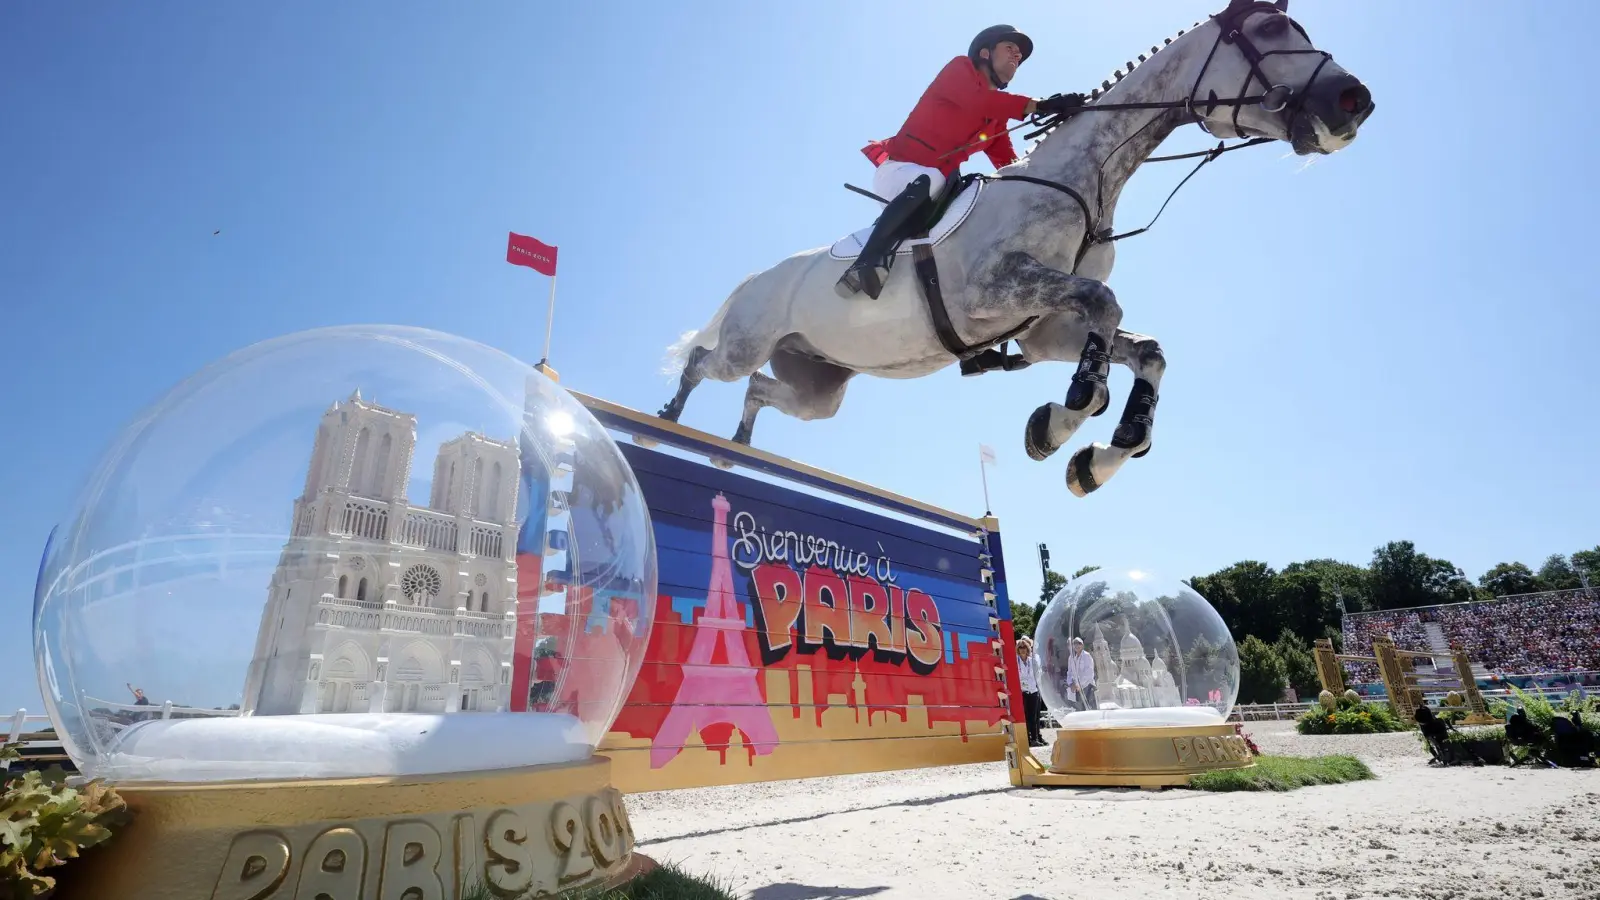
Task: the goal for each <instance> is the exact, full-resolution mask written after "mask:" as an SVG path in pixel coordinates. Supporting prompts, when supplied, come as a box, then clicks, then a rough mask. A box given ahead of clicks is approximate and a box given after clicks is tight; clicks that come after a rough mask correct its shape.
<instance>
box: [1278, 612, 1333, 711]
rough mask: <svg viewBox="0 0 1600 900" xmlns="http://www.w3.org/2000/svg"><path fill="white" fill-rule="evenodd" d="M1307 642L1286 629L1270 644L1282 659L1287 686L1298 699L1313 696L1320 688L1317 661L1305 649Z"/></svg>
mask: <svg viewBox="0 0 1600 900" xmlns="http://www.w3.org/2000/svg"><path fill="white" fill-rule="evenodd" d="M1308 646H1309V642H1308V641H1305V640H1302V639H1301V638H1300V636H1299V635H1297V634H1295V633H1294V632H1292V631H1290V630H1288V629H1287V628H1286V629H1284V630H1283V633H1281V634H1279V635H1278V640H1277V642H1275V643H1274V644H1273V645H1272V649H1273V651H1274V652H1276V653H1277V654H1278V658H1279V659H1282V660H1283V666H1284V674H1285V677H1286V678H1287V679H1288V681H1289V686H1290V687H1292V688H1294V692H1295V696H1296V697H1299V698H1300V699H1302V700H1303V699H1305V698H1307V697H1315V696H1316V695H1317V693H1318V692H1319V691H1320V690H1321V689H1322V681H1321V679H1320V678H1318V677H1317V662H1316V660H1315V659H1314V658H1312V656H1311V651H1310V650H1309V649H1307V647H1308Z"/></svg>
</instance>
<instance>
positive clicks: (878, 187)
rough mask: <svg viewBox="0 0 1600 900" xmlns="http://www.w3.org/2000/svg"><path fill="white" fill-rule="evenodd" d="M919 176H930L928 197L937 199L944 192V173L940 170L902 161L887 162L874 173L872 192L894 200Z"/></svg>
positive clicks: (892, 160)
mask: <svg viewBox="0 0 1600 900" xmlns="http://www.w3.org/2000/svg"><path fill="white" fill-rule="evenodd" d="M918 175H926V176H928V181H929V184H928V196H929V197H937V196H939V192H940V191H942V190H944V173H942V172H940V171H939V170H938V169H930V168H928V167H927V166H919V165H917V164H916V163H909V162H902V161H900V160H896V159H891V160H886V161H885V162H884V164H883V165H881V166H879V167H878V168H877V171H875V172H873V173H872V192H873V193H874V194H877V195H878V196H879V197H882V198H883V199H885V200H893V199H894V198H895V197H896V196H898V195H899V194H900V192H901V191H903V190H905V189H906V185H908V184H910V183H911V182H913V181H915V180H916V178H917V176H918Z"/></svg>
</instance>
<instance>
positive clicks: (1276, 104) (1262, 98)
mask: <svg viewBox="0 0 1600 900" xmlns="http://www.w3.org/2000/svg"><path fill="white" fill-rule="evenodd" d="M1288 10H1289V0H1276V2H1266V0H1256V2H1240V0H1232V2H1230V3H1229V5H1228V8H1227V9H1225V10H1223V11H1222V12H1220V13H1217V14H1216V15H1214V16H1213V17H1212V18H1213V19H1214V20H1215V21H1216V22H1217V24H1218V25H1219V26H1221V27H1220V30H1219V31H1218V33H1217V39H1216V41H1215V42H1214V43H1213V44H1212V45H1211V52H1210V53H1209V54H1207V55H1206V61H1205V64H1204V65H1202V66H1201V67H1200V74H1199V75H1197V76H1196V77H1195V82H1194V87H1192V88H1190V89H1189V96H1188V97H1187V98H1185V99H1183V100H1178V101H1175V102H1152V103H1094V104H1090V105H1086V106H1081V107H1078V108H1077V109H1072V110H1068V111H1066V112H1062V113H1053V114H1050V115H1047V116H1038V115H1035V116H1033V117H1032V118H1030V119H1029V120H1028V121H1026V122H1023V123H1022V124H1021V125H1018V126H1016V127H1017V128H1021V127H1024V126H1026V125H1030V124H1032V125H1039V126H1040V127H1039V129H1038V130H1037V131H1033V132H1030V133H1028V134H1026V135H1023V138H1024V140H1032V139H1034V138H1036V137H1038V136H1040V135H1043V134H1048V133H1050V132H1052V131H1054V130H1055V129H1056V128H1059V127H1060V126H1061V125H1062V124H1064V123H1065V122H1066V121H1067V120H1068V119H1070V118H1072V117H1074V116H1077V115H1081V114H1083V113H1089V112H1121V111H1124V110H1137V109H1181V110H1184V111H1185V112H1186V113H1187V114H1188V115H1189V116H1191V117H1192V118H1193V119H1194V120H1195V122H1196V123H1197V124H1198V125H1199V126H1200V128H1201V129H1202V130H1203V131H1205V132H1206V133H1207V134H1210V135H1212V136H1213V137H1218V138H1221V137H1222V136H1221V135H1218V134H1216V132H1214V131H1212V130H1211V128H1210V127H1208V126H1207V119H1208V117H1209V116H1210V115H1211V114H1212V113H1213V112H1215V111H1216V108H1217V107H1219V106H1232V107H1233V117H1232V119H1231V120H1230V125H1231V127H1232V129H1233V135H1232V137H1234V138H1243V137H1244V131H1243V129H1242V128H1240V126H1239V111H1240V110H1241V109H1243V108H1244V107H1245V106H1250V105H1260V106H1261V109H1262V111H1263V112H1268V113H1278V112H1282V113H1284V121H1285V122H1286V123H1288V124H1289V127H1290V128H1291V129H1292V128H1293V123H1294V121H1295V118H1296V117H1297V116H1298V115H1299V114H1300V111H1301V110H1302V109H1303V108H1304V106H1305V101H1306V97H1307V96H1308V95H1309V93H1310V89H1311V86H1312V85H1313V84H1314V83H1316V80H1317V77H1318V76H1319V75H1321V74H1322V70H1323V67H1324V66H1326V65H1327V64H1328V62H1329V61H1330V60H1332V59H1333V54H1331V53H1328V52H1327V51H1326V50H1318V49H1316V48H1315V47H1313V48H1311V49H1308V50H1269V51H1267V52H1266V53H1262V52H1261V50H1260V49H1259V48H1257V47H1256V45H1255V43H1254V42H1253V41H1251V40H1250V37H1249V35H1247V34H1245V33H1244V29H1243V25H1244V21H1245V20H1246V19H1247V18H1249V17H1250V16H1251V15H1253V14H1255V13H1257V12H1265V11H1274V12H1278V13H1282V14H1283V16H1284V18H1285V19H1288V22H1289V24H1290V25H1291V26H1292V27H1293V28H1294V29H1295V30H1296V31H1298V32H1299V33H1300V36H1301V37H1303V38H1305V39H1306V42H1307V43H1310V41H1311V38H1310V36H1309V35H1307V34H1306V30H1305V29H1304V28H1303V27H1301V25H1300V23H1299V22H1296V21H1295V20H1293V19H1289V18H1288V16H1289V12H1288ZM1224 44H1227V45H1229V46H1233V47H1237V48H1238V50H1239V52H1240V54H1241V55H1243V56H1244V59H1245V62H1246V63H1247V64H1248V65H1249V66H1250V70H1249V72H1247V73H1246V74H1245V78H1244V83H1243V84H1241V85H1240V86H1239V95H1238V96H1236V97H1232V98H1219V97H1218V96H1217V92H1216V91H1210V92H1209V96H1208V97H1207V98H1206V100H1205V101H1204V110H1205V112H1204V114H1201V112H1200V111H1199V109H1198V104H1197V100H1196V97H1195V95H1196V94H1197V93H1198V92H1199V90H1200V85H1201V84H1202V83H1203V82H1204V81H1205V76H1206V72H1207V71H1209V70H1210V68H1211V61H1212V60H1213V59H1215V58H1216V56H1217V51H1218V50H1219V49H1220V48H1221V47H1222V46H1223V45H1224ZM1306 53H1315V54H1318V55H1320V56H1321V57H1322V61H1321V62H1320V63H1318V64H1317V68H1316V69H1315V70H1313V71H1312V73H1311V77H1310V78H1309V79H1307V80H1306V84H1305V87H1304V88H1302V89H1301V90H1300V91H1298V92H1297V91H1295V89H1294V88H1292V87H1290V86H1288V85H1285V84H1273V83H1272V81H1271V79H1269V78H1267V75H1266V73H1265V72H1264V71H1262V68H1261V63H1262V61H1263V60H1265V59H1266V58H1267V57H1269V56H1278V55H1284V56H1288V55H1295V54H1306ZM1141 58H1142V57H1141ZM1129 68H1130V69H1131V68H1132V66H1131V64H1130V66H1129ZM1256 81H1259V82H1260V83H1261V86H1262V87H1264V88H1265V89H1266V92H1265V93H1262V94H1246V93H1245V92H1246V91H1248V90H1249V89H1250V87H1251V84H1252V83H1253V82H1256ZM1158 121H1160V118H1159V117H1157V118H1154V119H1151V120H1150V122H1149V123H1147V124H1146V125H1145V126H1144V127H1143V128H1140V129H1139V130H1137V131H1135V132H1134V133H1133V134H1130V135H1129V136H1128V137H1127V138H1126V139H1124V140H1123V142H1122V143H1121V144H1118V145H1117V146H1116V148H1114V149H1113V150H1112V151H1111V152H1110V153H1109V154H1107V155H1106V158H1105V159H1104V160H1103V161H1102V162H1101V163H1100V166H1099V167H1098V168H1097V169H1096V170H1095V192H1096V196H1095V210H1096V211H1097V212H1098V215H1097V214H1095V213H1091V212H1090V209H1089V202H1088V201H1087V200H1085V199H1084V197H1083V195H1082V194H1080V193H1078V191H1076V190H1074V189H1073V188H1072V187H1070V186H1068V185H1065V184H1062V183H1060V182H1057V181H1050V180H1048V179H1045V178H1035V177H1033V176H1030V175H999V174H996V175H975V176H973V177H976V178H981V179H984V180H986V181H1025V182H1029V183H1031V184H1037V185H1042V186H1044V187H1049V188H1054V189H1055V190H1058V191H1060V192H1062V193H1064V194H1066V195H1067V196H1069V197H1071V198H1072V199H1073V200H1076V201H1077V203H1078V205H1079V206H1080V207H1082V209H1083V219H1084V237H1083V243H1082V244H1080V245H1079V247H1078V253H1077V256H1076V257H1075V258H1074V260H1073V271H1076V270H1077V268H1078V265H1079V264H1081V263H1082V262H1083V257H1084V255H1085V254H1087V253H1088V252H1089V249H1090V248H1091V247H1094V246H1096V245H1098V244H1109V243H1112V242H1114V241H1120V240H1122V239H1123V238H1130V237H1133V236H1134V235H1138V234H1144V233H1145V232H1146V231H1149V230H1150V228H1151V226H1153V225H1155V223H1156V220H1157V219H1160V218H1161V214H1162V213H1163V212H1166V209H1167V204H1168V203H1171V202H1172V198H1173V197H1174V196H1176V195H1177V193H1178V191H1179V190H1180V189H1182V188H1183V186H1184V185H1185V184H1188V183H1189V179H1190V178H1193V177H1194V176H1195V173H1197V172H1199V171H1200V169H1201V168H1202V167H1204V166H1205V164H1206V163H1208V162H1211V161H1212V160H1214V159H1216V158H1217V157H1219V156H1221V155H1222V154H1224V153H1229V152H1232V151H1234V150H1243V149H1244V148H1246V147H1254V146H1257V145H1260V144H1271V143H1275V142H1276V140H1277V139H1275V138H1269V137H1256V138H1250V139H1248V140H1244V141H1243V142H1242V143H1238V144H1234V145H1232V146H1228V145H1227V143H1226V141H1225V140H1219V141H1218V143H1217V146H1216V147H1213V148H1212V149H1210V150H1201V151H1198V152H1195V153H1179V154H1176V155H1172V156H1152V157H1150V158H1148V159H1146V160H1145V162H1170V161H1173V160H1180V159H1194V158H1196V157H1199V158H1200V162H1199V163H1198V164H1196V165H1195V167H1194V169H1193V170H1191V171H1190V172H1189V174H1188V175H1186V176H1184V179H1183V180H1182V181H1180V182H1178V186H1177V187H1175V188H1173V189H1172V192H1171V193H1169V194H1168V195H1167V199H1166V200H1165V201H1163V202H1162V204H1161V208H1160V209H1159V210H1157V211H1156V214H1155V217H1154V218H1152V219H1151V220H1150V221H1149V223H1148V224H1146V225H1145V226H1144V227H1142V228H1136V229H1134V230H1132V231H1125V232H1123V233H1121V234H1113V233H1112V232H1111V229H1109V228H1105V229H1102V228H1100V227H1099V226H1098V224H1097V223H1098V222H1099V221H1100V220H1101V219H1102V218H1104V214H1105V190H1104V187H1105V167H1106V165H1107V164H1109V163H1110V162H1111V160H1112V159H1114V158H1115V157H1116V155H1117V153H1118V152H1120V151H1121V150H1122V148H1123V147H1125V146H1127V144H1128V143H1129V142H1130V141H1132V140H1133V139H1134V138H1135V137H1137V136H1138V135H1139V134H1141V133H1142V132H1143V131H1144V130H1145V128H1149V127H1150V126H1151V125H1154V124H1155V123H1156V122H1158ZM1013 130H1014V129H1013Z"/></svg>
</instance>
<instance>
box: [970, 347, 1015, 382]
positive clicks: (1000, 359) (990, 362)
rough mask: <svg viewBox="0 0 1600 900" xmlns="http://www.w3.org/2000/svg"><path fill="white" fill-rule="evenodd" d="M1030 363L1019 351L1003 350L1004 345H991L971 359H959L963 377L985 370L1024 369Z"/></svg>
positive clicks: (1010, 370)
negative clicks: (998, 347)
mask: <svg viewBox="0 0 1600 900" xmlns="http://www.w3.org/2000/svg"><path fill="white" fill-rule="evenodd" d="M1030 365H1032V363H1030V362H1028V360H1027V359H1025V358H1024V357H1023V355H1022V354H1020V353H1007V352H1005V349H1004V345H1002V348H1001V349H999V350H996V349H994V348H993V347H991V348H989V349H988V350H985V351H983V352H982V353H979V354H978V355H977V356H974V357H972V358H971V359H963V360H962V361H961V374H962V376H963V377H968V376H972V375H982V374H983V373H985V372H993V371H995V370H997V369H998V370H1001V371H1005V372H1018V371H1021V370H1022V369H1026V368H1027V367H1028V366H1030Z"/></svg>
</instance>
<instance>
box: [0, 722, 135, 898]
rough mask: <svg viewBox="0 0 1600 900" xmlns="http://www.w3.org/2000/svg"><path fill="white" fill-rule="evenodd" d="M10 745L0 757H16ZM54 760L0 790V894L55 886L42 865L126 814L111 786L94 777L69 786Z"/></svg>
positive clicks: (28, 893) (41, 891) (69, 854)
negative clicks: (77, 784)
mask: <svg viewBox="0 0 1600 900" xmlns="http://www.w3.org/2000/svg"><path fill="white" fill-rule="evenodd" d="M19 758H20V754H19V753H18V752H17V749H16V747H15V746H14V745H6V746H4V747H0V759H10V760H13V761H15V760H17V759H19ZM66 781H67V776H66V773H65V772H64V771H62V769H61V767H60V766H52V767H50V769H48V770H47V771H44V772H39V771H27V772H23V773H21V774H16V775H12V776H10V777H9V778H7V779H6V781H5V787H4V793H3V794H0V895H3V896H5V897H7V898H19V900H20V898H25V897H42V896H45V895H47V894H49V893H50V892H51V891H53V890H54V889H55V884H56V880H55V877H54V876H52V875H49V874H46V872H47V870H49V869H52V868H55V867H57V866H61V865H65V864H66V862H67V860H69V859H74V858H76V857H77V856H78V851H80V850H82V849H84V848H87V847H93V846H94V845H96V844H99V843H102V842H104V841H105V840H106V839H108V838H110V837H111V830H112V828H114V827H117V826H120V825H122V824H123V823H125V822H126V821H127V819H128V807H127V804H125V803H124V802H123V800H122V798H121V797H119V796H117V792H116V790H114V789H113V788H111V787H110V786H109V785H107V784H105V783H104V782H102V781H100V780H98V779H96V780H94V781H90V782H88V783H87V784H84V785H82V786H80V787H69V786H68V785H67V783H66Z"/></svg>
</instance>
